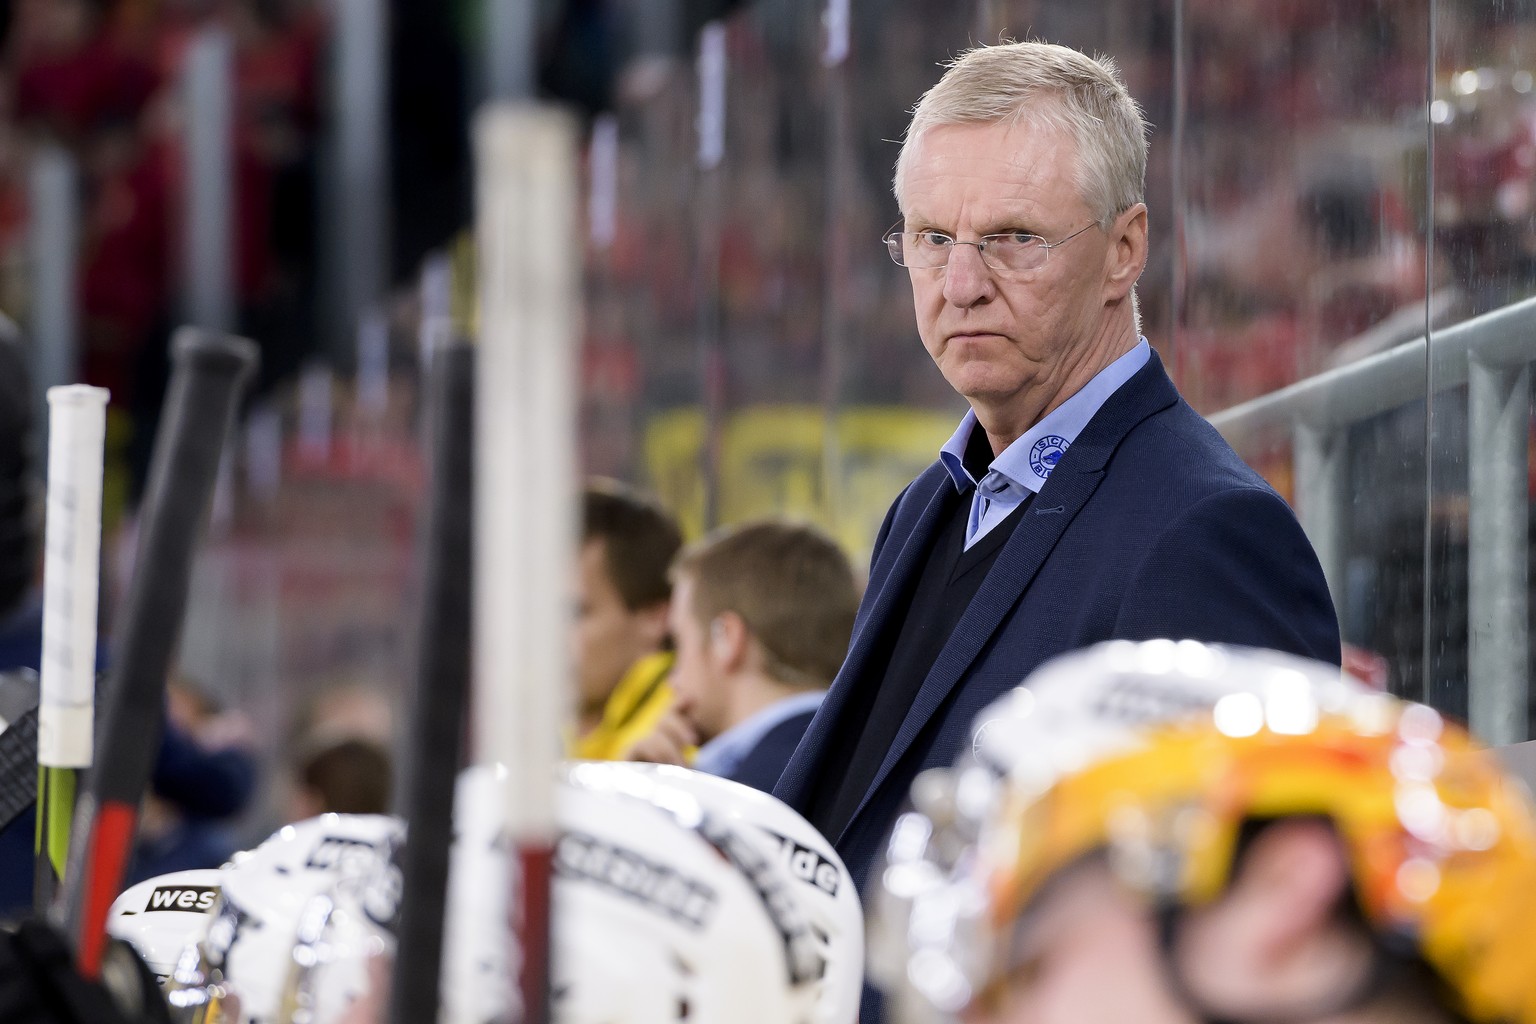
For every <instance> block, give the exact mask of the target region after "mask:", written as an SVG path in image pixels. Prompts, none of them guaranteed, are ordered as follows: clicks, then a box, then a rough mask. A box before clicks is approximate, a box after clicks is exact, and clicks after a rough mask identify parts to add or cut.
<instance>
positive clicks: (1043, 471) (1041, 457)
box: [1029, 434, 1071, 480]
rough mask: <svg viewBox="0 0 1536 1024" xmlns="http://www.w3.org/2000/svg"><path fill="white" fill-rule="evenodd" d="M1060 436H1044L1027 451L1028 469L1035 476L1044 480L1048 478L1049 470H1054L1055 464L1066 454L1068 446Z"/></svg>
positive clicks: (1065, 440)
mask: <svg viewBox="0 0 1536 1024" xmlns="http://www.w3.org/2000/svg"><path fill="white" fill-rule="evenodd" d="M1070 443H1071V442H1069V441H1068V440H1067V439H1066V438H1064V437H1062V436H1061V435H1060V434H1046V435H1045V436H1044V437H1042V438H1041V439H1040V440H1038V441H1036V442H1035V446H1034V447H1033V448H1031V449H1030V450H1029V468H1030V469H1032V470H1034V471H1035V475H1036V476H1038V477H1039V478H1040V479H1042V480H1045V479H1047V478H1049V477H1050V475H1051V470H1053V469H1055V468H1056V463H1058V462H1060V461H1061V457H1062V456H1063V455H1065V454H1066V453H1067V445H1068V444H1070Z"/></svg>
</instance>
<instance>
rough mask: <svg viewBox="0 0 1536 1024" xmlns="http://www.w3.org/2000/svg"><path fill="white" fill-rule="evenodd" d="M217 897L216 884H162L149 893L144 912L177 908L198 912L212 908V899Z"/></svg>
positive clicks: (183, 910)
mask: <svg viewBox="0 0 1536 1024" xmlns="http://www.w3.org/2000/svg"><path fill="white" fill-rule="evenodd" d="M218 898H219V887H218V886H216V885H162V886H158V887H156V889H155V891H154V892H152V893H150V894H149V902H148V903H146V904H145V905H144V912H145V913H146V914H148V913H151V912H154V911H164V910H179V911H182V912H183V913H198V912H200V911H204V910H211V909H213V901H214V900H216V899H218Z"/></svg>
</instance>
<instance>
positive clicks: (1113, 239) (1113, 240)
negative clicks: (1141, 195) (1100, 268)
mask: <svg viewBox="0 0 1536 1024" xmlns="http://www.w3.org/2000/svg"><path fill="white" fill-rule="evenodd" d="M1146 265H1147V206H1146V204H1145V203H1137V204H1136V205H1135V206H1133V207H1131V208H1130V209H1129V210H1126V211H1124V212H1123V213H1121V214H1120V215H1119V216H1118V217H1116V218H1115V222H1114V223H1113V224H1112V225H1110V228H1109V251H1108V252H1107V253H1105V256H1104V301H1105V302H1106V303H1108V302H1118V301H1119V300H1121V299H1124V298H1125V297H1126V296H1127V295H1129V294H1130V293H1131V289H1132V288H1134V287H1136V281H1137V280H1138V279H1139V278H1140V277H1141V272H1142V270H1144V269H1145V268H1146Z"/></svg>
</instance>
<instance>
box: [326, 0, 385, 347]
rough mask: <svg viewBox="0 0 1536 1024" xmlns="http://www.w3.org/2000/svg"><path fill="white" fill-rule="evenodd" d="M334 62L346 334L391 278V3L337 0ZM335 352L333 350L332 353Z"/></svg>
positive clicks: (336, 197) (334, 256) (335, 193)
mask: <svg viewBox="0 0 1536 1024" xmlns="http://www.w3.org/2000/svg"><path fill="white" fill-rule="evenodd" d="M333 38H334V39H335V41H336V65H335V70H334V72H333V73H332V79H331V90H332V100H333V103H334V109H335V110H336V112H337V128H336V142H335V149H334V153H333V156H334V161H335V163H334V168H333V172H332V182H331V187H332V199H333V201H334V203H335V205H334V207H333V208H334V210H335V211H336V216H337V218H338V220H337V224H336V229H335V232H336V233H335V237H334V238H333V239H332V241H331V251H330V253H329V256H330V259H331V260H332V261H334V267H333V268H332V269H333V277H332V280H333V281H334V282H335V284H336V287H337V288H338V289H339V292H340V294H339V296H338V299H339V303H338V312H339V316H340V319H339V320H338V321H337V322H336V325H335V326H336V329H337V331H338V332H339V334H338V336H337V337H336V338H334V339H333V344H339V343H340V341H341V339H352V338H355V337H356V333H355V332H356V331H357V327H358V324H359V323H360V322H361V320H362V318H363V316H364V315H365V314H366V313H367V311H368V310H369V309H372V308H373V307H374V306H375V305H376V304H377V303H378V302H379V300H380V299H382V298H383V297H384V291H385V288H386V286H387V283H388V277H389V234H390V232H389V178H388V173H387V169H388V165H389V118H388V101H389V68H388V47H389V23H388V12H387V10H386V8H385V0H337V3H336V30H335V32H334V34H333ZM333 351H334V350H333Z"/></svg>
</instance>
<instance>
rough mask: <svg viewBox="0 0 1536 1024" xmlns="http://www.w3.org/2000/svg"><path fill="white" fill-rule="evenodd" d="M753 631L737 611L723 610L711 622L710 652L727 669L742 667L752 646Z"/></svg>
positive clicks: (731, 670) (732, 669) (733, 669)
mask: <svg viewBox="0 0 1536 1024" xmlns="http://www.w3.org/2000/svg"><path fill="white" fill-rule="evenodd" d="M751 639H752V631H751V630H750V629H748V628H747V622H746V620H745V619H743V618H742V617H741V616H740V615H738V614H736V613H735V612H721V613H720V614H719V615H716V616H715V617H714V618H713V619H711V620H710V623H709V653H710V654H711V655H712V656H713V657H714V659H715V662H716V663H717V664H718V665H719V666H720V667H721V668H722V669H724V670H725V671H727V672H734V671H736V670H737V669H739V668H741V665H742V662H744V661H745V660H746V657H747V650H748V648H749V647H750V645H751V644H750V641H751Z"/></svg>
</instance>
